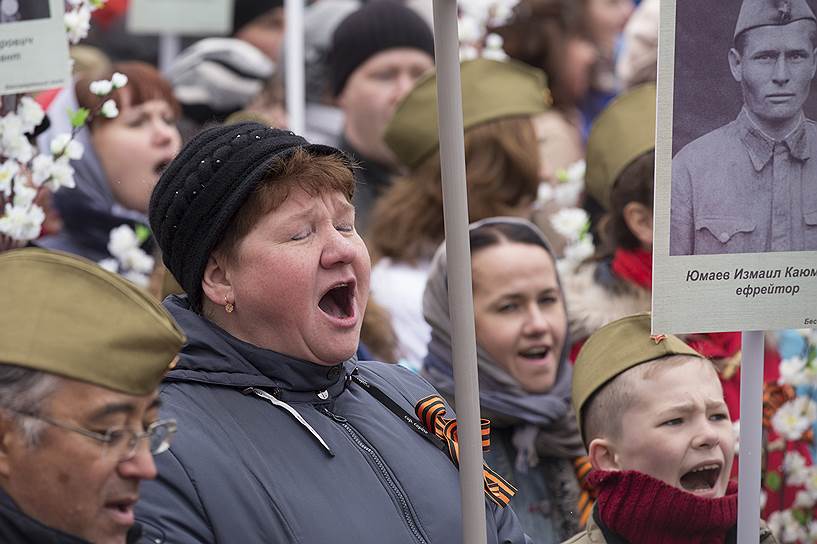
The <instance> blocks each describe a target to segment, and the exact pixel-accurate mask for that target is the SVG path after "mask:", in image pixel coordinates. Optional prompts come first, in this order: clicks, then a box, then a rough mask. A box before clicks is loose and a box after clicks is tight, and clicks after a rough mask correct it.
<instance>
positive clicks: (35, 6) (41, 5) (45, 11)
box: [0, 0, 51, 23]
mask: <svg viewBox="0 0 817 544" xmlns="http://www.w3.org/2000/svg"><path fill="white" fill-rule="evenodd" d="M49 17H51V10H50V9H49V6H48V0H0V23H16V22H22V21H33V20H35V19H48V18H49Z"/></svg>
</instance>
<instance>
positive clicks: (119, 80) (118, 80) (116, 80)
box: [111, 72, 128, 89]
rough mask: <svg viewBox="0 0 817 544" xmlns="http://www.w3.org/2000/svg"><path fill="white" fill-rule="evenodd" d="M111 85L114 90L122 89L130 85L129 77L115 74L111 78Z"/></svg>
mask: <svg viewBox="0 0 817 544" xmlns="http://www.w3.org/2000/svg"><path fill="white" fill-rule="evenodd" d="M111 84H112V85H113V88H114V89H121V88H122V87H124V86H125V85H127V84H128V76H126V75H125V74H122V73H119V72H114V74H113V75H112V76H111Z"/></svg>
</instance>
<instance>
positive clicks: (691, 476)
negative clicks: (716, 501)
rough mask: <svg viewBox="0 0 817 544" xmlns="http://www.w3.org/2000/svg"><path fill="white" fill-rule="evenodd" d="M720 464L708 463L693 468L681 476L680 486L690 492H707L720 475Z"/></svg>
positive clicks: (715, 483) (712, 487) (712, 488)
mask: <svg viewBox="0 0 817 544" xmlns="http://www.w3.org/2000/svg"><path fill="white" fill-rule="evenodd" d="M721 470H722V466H721V465H720V464H719V463H709V464H706V465H700V466H698V467H695V468H693V469H692V470H690V471H689V472H687V473H685V474H684V475H683V476H681V487H682V488H683V489H684V491H689V492H690V493H704V494H705V493H707V492H710V491H713V490H714V489H715V486H716V485H717V483H718V480H719V479H720V476H721Z"/></svg>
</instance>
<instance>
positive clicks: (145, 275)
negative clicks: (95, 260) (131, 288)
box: [100, 225, 155, 287]
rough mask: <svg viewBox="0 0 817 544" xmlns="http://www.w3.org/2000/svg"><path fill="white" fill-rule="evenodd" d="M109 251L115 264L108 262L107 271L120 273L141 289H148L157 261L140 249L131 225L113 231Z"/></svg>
mask: <svg viewBox="0 0 817 544" xmlns="http://www.w3.org/2000/svg"><path fill="white" fill-rule="evenodd" d="M108 251H109V252H110V253H111V255H113V256H114V257H115V259H113V260H114V261H115V262H114V263H110V262H107V261H106V262H105V265H106V269H107V270H111V271H112V272H118V273H119V274H121V275H122V276H123V277H124V278H125V279H127V280H128V281H130V282H132V283H135V284H136V285H139V286H140V287H147V285H148V283H149V281H150V274H151V273H152V272H153V265H154V264H155V261H154V259H153V257H151V256H150V255H148V254H147V253H145V252H144V251H143V250H142V248H140V247H139V238H138V237H137V236H136V231H134V230H133V229H132V228H131V227H130V225H120V226H118V227H116V228H115V229H113V230H111V234H110V240H109V241H108ZM101 264H102V263H100V265H101Z"/></svg>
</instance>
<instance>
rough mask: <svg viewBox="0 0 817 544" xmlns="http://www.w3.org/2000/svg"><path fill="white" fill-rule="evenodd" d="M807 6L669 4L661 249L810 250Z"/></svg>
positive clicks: (813, 170) (811, 41)
mask: <svg viewBox="0 0 817 544" xmlns="http://www.w3.org/2000/svg"><path fill="white" fill-rule="evenodd" d="M815 3H817V0H808V1H807V0H744V1H743V2H732V1H730V2H711V1H710V0H684V1H678V2H676V3H675V8H676V13H675V20H676V27H675V46H676V50H675V66H674V83H675V85H674V89H673V102H674V107H673V127H672V154H673V158H672V168H671V172H672V174H671V189H670V225H669V255H671V256H677V255H723V254H740V253H770V252H790V251H815V250H817V125H815V122H814V121H813V119H815V118H817V103H815V97H813V96H810V91H811V86H812V80H813V79H814V77H815V72H816V71H817V17H815V5H814V4H815ZM718 25H720V26H718ZM811 94H814V93H811Z"/></svg>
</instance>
